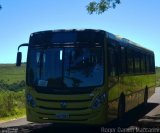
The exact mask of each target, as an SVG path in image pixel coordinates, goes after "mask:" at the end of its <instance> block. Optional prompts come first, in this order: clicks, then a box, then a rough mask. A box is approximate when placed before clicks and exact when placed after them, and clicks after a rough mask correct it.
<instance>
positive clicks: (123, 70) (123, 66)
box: [120, 46, 126, 74]
mask: <svg viewBox="0 0 160 133" xmlns="http://www.w3.org/2000/svg"><path fill="white" fill-rule="evenodd" d="M120 64H121V73H122V74H124V73H126V48H125V47H123V46H121V63H120Z"/></svg>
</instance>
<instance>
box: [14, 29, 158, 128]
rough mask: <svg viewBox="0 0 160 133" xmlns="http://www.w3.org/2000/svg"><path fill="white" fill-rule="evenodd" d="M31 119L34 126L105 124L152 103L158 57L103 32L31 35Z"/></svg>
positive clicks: (28, 108) (28, 110)
mask: <svg viewBox="0 0 160 133" xmlns="http://www.w3.org/2000/svg"><path fill="white" fill-rule="evenodd" d="M22 46H27V47H28V55H27V64H26V84H27V88H26V90H25V97H26V114H27V120H28V121H31V122H39V123H45V122H52V123H59V124H61V123H70V124H71V123H74V124H75V123H77V124H87V125H88V124H89V125H101V124H105V123H107V122H110V121H111V120H113V119H115V118H122V117H123V115H124V113H125V112H127V111H129V110H131V109H133V108H134V107H136V106H138V105H139V104H142V103H146V102H147V99H148V97H150V96H151V95H152V94H153V92H154V88H155V62H154V53H153V51H151V50H148V49H146V48H143V47H141V46H139V45H138V44H136V43H134V42H132V41H130V40H128V39H125V38H122V37H120V36H116V35H114V34H111V33H109V32H106V31H103V30H95V29H83V30H77V29H72V30H64V29H62V30H50V31H40V32H35V33H32V34H31V35H30V40H29V43H25V44H21V45H20V46H19V47H18V53H17V63H16V65H17V66H20V65H21V58H22V53H21V52H19V48H20V47H22Z"/></svg>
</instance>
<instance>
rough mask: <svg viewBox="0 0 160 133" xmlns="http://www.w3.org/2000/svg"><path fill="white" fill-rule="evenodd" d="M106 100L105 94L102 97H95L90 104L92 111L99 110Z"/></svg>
mask: <svg viewBox="0 0 160 133" xmlns="http://www.w3.org/2000/svg"><path fill="white" fill-rule="evenodd" d="M105 100H106V93H103V94H102V95H100V96H98V97H96V99H95V100H94V101H93V103H92V106H91V107H92V109H96V108H99V107H100V106H101V105H102V104H103V103H104V102H105Z"/></svg>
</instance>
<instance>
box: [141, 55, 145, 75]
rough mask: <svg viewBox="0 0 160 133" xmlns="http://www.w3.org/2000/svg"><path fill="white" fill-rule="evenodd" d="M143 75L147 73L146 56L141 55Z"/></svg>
mask: <svg viewBox="0 0 160 133" xmlns="http://www.w3.org/2000/svg"><path fill="white" fill-rule="evenodd" d="M141 73H145V55H144V54H143V53H141Z"/></svg>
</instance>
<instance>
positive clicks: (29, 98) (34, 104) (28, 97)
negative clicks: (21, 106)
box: [26, 94, 36, 107]
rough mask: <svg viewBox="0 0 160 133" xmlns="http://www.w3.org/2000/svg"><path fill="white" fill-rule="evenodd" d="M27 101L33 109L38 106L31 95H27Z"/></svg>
mask: <svg viewBox="0 0 160 133" xmlns="http://www.w3.org/2000/svg"><path fill="white" fill-rule="evenodd" d="M26 100H27V104H28V105H30V106H32V107H35V106H36V102H35V100H34V98H33V97H32V95H31V94H27V96H26Z"/></svg>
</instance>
